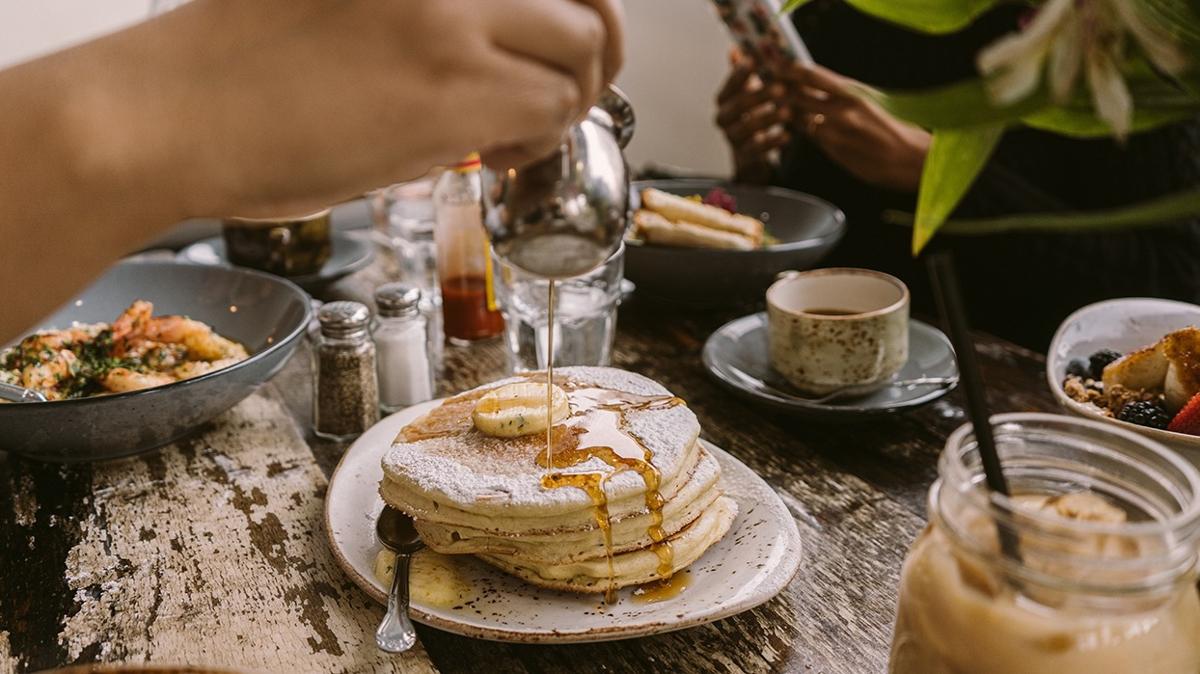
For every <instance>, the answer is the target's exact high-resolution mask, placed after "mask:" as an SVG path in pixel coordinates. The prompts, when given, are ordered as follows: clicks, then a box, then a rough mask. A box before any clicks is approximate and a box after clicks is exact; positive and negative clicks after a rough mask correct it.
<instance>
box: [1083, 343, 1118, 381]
mask: <svg viewBox="0 0 1200 674" xmlns="http://www.w3.org/2000/svg"><path fill="white" fill-rule="evenodd" d="M1120 357H1121V354H1119V353H1117V352H1116V351H1113V350H1112V349H1101V350H1100V351H1097V352H1096V353H1093V354H1092V355H1091V357H1089V358H1088V367H1089V368H1090V369H1091V375H1092V379H1097V380H1098V379H1100V378H1102V377H1103V376H1104V368H1106V367H1108V365H1109V363H1111V362H1113V361H1114V360H1116V359H1118V358H1120Z"/></svg>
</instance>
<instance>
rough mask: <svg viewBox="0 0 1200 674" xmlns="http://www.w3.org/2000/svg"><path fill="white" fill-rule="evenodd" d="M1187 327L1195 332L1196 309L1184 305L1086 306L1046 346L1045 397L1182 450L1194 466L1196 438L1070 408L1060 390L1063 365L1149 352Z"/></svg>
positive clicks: (1198, 450)
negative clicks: (1107, 354)
mask: <svg viewBox="0 0 1200 674" xmlns="http://www.w3.org/2000/svg"><path fill="white" fill-rule="evenodd" d="M1190 325H1195V326H1200V307H1198V306H1196V305H1194V304H1187V303H1185V302H1174V301H1171V300H1158V299H1151V298H1145V297H1129V298H1124V299H1119V300H1108V301H1106V302H1098V303H1096V304H1090V305H1088V306H1086V307H1084V308H1082V309H1080V310H1079V311H1076V312H1075V313H1073V314H1071V315H1070V316H1069V317H1067V320H1065V321H1063V324H1062V325H1061V326H1059V328H1058V332H1057V333H1055V335H1054V341H1052V342H1051V343H1050V353H1049V355H1048V356H1047V357H1046V380H1047V383H1048V384H1049V386H1050V391H1051V392H1052V393H1053V394H1054V397H1055V399H1056V400H1058V403H1059V404H1060V405H1062V406H1063V407H1064V408H1065V409H1067V410H1069V411H1071V412H1074V413H1075V414H1078V415H1080V416H1084V417H1088V418H1089V419H1097V420H1099V421H1103V422H1104V423H1107V424H1114V425H1117V426H1121V427H1122V428H1127V429H1129V430H1132V431H1135V432H1137V433H1140V434H1142V435H1144V436H1146V437H1148V438H1151V439H1153V440H1157V441H1159V442H1161V443H1163V444H1165V445H1167V446H1169V447H1171V448H1173V449H1177V450H1183V453H1184V455H1185V456H1186V457H1187V458H1188V459H1190V460H1191V461H1192V462H1193V463H1196V462H1197V461H1198V460H1200V437H1197V436H1194V435H1185V434H1183V433H1172V432H1171V431H1160V430H1158V429H1156V428H1147V427H1145V426H1138V425H1137V424H1131V423H1128V422H1125V421H1118V420H1116V419H1110V418H1108V417H1106V416H1104V415H1103V414H1101V413H1100V411H1099V410H1097V409H1096V408H1095V407H1093V406H1092V405H1086V404H1083V403H1079V402H1076V401H1074V400H1071V399H1070V398H1068V397H1067V394H1066V393H1064V392H1063V390H1062V382H1063V379H1065V378H1066V376H1067V365H1068V364H1069V363H1070V362H1071V361H1072V360H1074V359H1075V358H1085V359H1086V358H1087V357H1088V356H1090V355H1092V354H1093V353H1095V352H1097V351H1099V350H1100V349H1112V350H1114V351H1117V352H1119V353H1129V352H1130V351H1135V350H1137V349H1140V348H1142V347H1144V346H1149V345H1151V344H1153V343H1155V342H1157V341H1158V340H1159V339H1162V337H1163V335H1165V334H1167V333H1169V332H1174V331H1175V330H1181V329H1183V328H1186V327H1188V326H1190Z"/></svg>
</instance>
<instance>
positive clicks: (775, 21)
mask: <svg viewBox="0 0 1200 674" xmlns="http://www.w3.org/2000/svg"><path fill="white" fill-rule="evenodd" d="M713 3H714V4H715V5H716V7H717V13H718V14H719V15H720V16H721V20H722V21H724V22H725V25H726V26H727V27H728V28H729V32H730V33H731V34H732V35H733V39H734V41H735V42H737V45H738V47H739V48H741V50H742V51H743V52H744V53H746V54H747V55H748V56H750V57H752V58H753V59H754V60H755V61H756V62H758V63H770V62H780V61H783V62H792V61H796V62H800V63H812V56H811V55H810V54H809V53H808V48H807V47H805V46H804V41H803V40H801V39H800V34H799V33H797V32H796V27H795V26H793V25H792V22H791V20H790V19H789V18H788V17H787V15H785V14H781V13H780V11H781V9H782V3H781V2H780V0H713Z"/></svg>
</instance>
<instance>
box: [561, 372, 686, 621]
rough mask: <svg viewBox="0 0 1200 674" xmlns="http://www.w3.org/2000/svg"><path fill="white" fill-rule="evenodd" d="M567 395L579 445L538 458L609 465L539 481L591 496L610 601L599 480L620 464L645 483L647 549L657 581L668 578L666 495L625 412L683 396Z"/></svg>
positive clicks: (608, 546) (586, 391) (606, 523)
mask: <svg viewBox="0 0 1200 674" xmlns="http://www.w3.org/2000/svg"><path fill="white" fill-rule="evenodd" d="M569 397H570V398H571V402H572V404H573V409H572V413H573V416H574V415H579V416H580V417H582V419H583V421H582V422H581V427H582V429H583V434H582V435H581V437H580V440H579V445H580V446H579V448H577V449H574V450H570V451H567V452H563V453H561V454H559V455H558V456H554V455H553V453H552V452H550V451H549V450H548V451H547V453H546V459H545V460H544V461H541V462H540V463H542V465H543V466H544V467H546V468H548V469H553V468H570V467H573V466H577V465H580V464H582V463H585V462H587V461H588V460H590V459H593V458H596V459H599V460H601V461H603V462H604V463H606V464H608V465H609V466H611V467H612V468H613V470H612V471H610V472H604V473H570V474H564V473H549V474H547V475H546V476H545V477H543V479H542V485H543V486H545V487H547V488H558V487H562V486H574V487H578V488H581V489H583V490H584V491H585V492H587V494H588V496H589V497H590V498H591V500H592V505H593V507H594V508H595V510H596V513H595V515H596V522H597V524H598V525H599V527H600V530H601V532H602V534H603V536H604V551H605V557H606V558H607V560H608V581H609V582H608V588H607V589H606V591H605V601H606V602H607V603H610V604H611V603H613V602H614V601H615V600H616V578H615V572H614V570H613V544H612V523H611V521H610V518H609V512H608V502H607V496H606V494H605V492H604V485H605V483H606V482H607V481H608V479H609V478H610V477H612V476H613V475H616V474H618V473H620V472H622V471H625V470H633V471H635V472H637V473H638V475H639V476H640V477H641V478H642V481H643V482H644V483H645V485H646V491H645V494H646V509H647V511H648V512H649V515H650V526H649V527H648V528H647V535H648V536H649V537H650V540H651V546H650V549H651V550H652V551H653V552H654V553H655V555H657V556H658V567H657V569H656V572H657V574H658V576H659V578H660V580H659V581H657V582H658V583H667V582H669V581H670V578H671V574H672V570H673V561H674V551H673V550H672V549H671V544H670V542H669V541H667V540H666V532H665V531H664V530H663V528H662V523H663V513H662V509H663V505H664V503H665V500H664V499H663V497H662V494H661V493H660V491H659V487H660V484H661V475H660V474H659V472H658V469H657V468H655V467H654V465H653V463H651V459H653V452H651V451H650V450H649V449H647V448H646V446H645V445H644V444H643V443H642V442H641V441H640V440H639V439H638V438H637V437H636V436H634V435H633V434H632V433H630V432H629V430H628V429H627V420H626V417H625V415H626V413H627V412H629V411H632V410H654V409H667V408H670V407H674V406H675V405H680V404H683V400H681V399H679V398H676V397H673V396H658V397H646V396H634V395H632V394H625V393H620V392H617V391H609V390H606V389H599V388H587V387H581V388H575V387H571V390H570V393H569ZM679 589H682V587H680V588H679ZM676 592H678V590H677V591H676Z"/></svg>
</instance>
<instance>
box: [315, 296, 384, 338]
mask: <svg viewBox="0 0 1200 674" xmlns="http://www.w3.org/2000/svg"><path fill="white" fill-rule="evenodd" d="M317 320H319V321H320V322H321V330H322V331H330V332H347V331H353V330H359V329H362V328H365V327H367V322H368V321H370V320H371V310H370V309H368V308H367V307H366V305H364V304H362V303H361V302H346V301H342V302H328V303H326V304H323V305H321V310H320V311H318V312H317Z"/></svg>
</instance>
